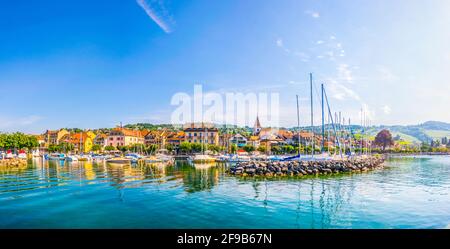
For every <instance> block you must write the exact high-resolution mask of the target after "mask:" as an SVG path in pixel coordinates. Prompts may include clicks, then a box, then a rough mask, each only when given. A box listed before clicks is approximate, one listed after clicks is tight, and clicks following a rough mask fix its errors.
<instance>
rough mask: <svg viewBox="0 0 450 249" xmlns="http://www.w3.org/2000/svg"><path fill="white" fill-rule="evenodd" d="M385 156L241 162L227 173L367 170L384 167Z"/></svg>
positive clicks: (289, 174)
mask: <svg viewBox="0 0 450 249" xmlns="http://www.w3.org/2000/svg"><path fill="white" fill-rule="evenodd" d="M383 162H384V158H383V157H374V156H373V157H368V158H352V159H345V160H326V161H325V160H324V161H286V162H240V163H237V164H236V166H232V167H230V168H229V169H228V170H227V173H229V174H231V175H236V176H305V175H326V174H334V173H346V172H365V171H369V170H373V169H376V168H381V167H383Z"/></svg>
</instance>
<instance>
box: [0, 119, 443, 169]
mask: <svg viewBox="0 0 450 249" xmlns="http://www.w3.org/2000/svg"><path fill="white" fill-rule="evenodd" d="M336 127H337V128H338V129H339V130H337V131H336V132H334V131H333V130H332V126H331V125H325V126H324V127H323V135H322V134H320V130H321V128H318V127H314V129H311V127H309V128H303V129H297V130H295V129H284V128H282V129H275V128H263V127H262V126H261V124H260V121H259V119H258V117H257V118H256V121H255V125H254V127H253V128H248V127H247V128H236V127H233V128H225V127H217V126H215V125H213V124H210V123H190V124H185V125H183V127H179V128H175V127H174V126H171V125H159V126H158V125H150V124H137V125H126V126H125V127H122V126H118V127H116V128H111V129H98V130H80V129H59V130H47V131H46V132H44V133H43V134H41V135H25V134H21V133H13V134H0V153H1V156H0V158H1V159H0V160H1V163H0V165H6V166H26V164H27V163H26V159H27V158H30V157H35V158H42V159H43V160H59V161H62V160H64V161H69V162H70V161H91V160H92V161H97V162H107V163H111V164H131V163H139V162H144V163H158V162H164V163H167V164H171V163H173V162H174V161H175V160H188V161H190V162H192V163H214V162H216V161H217V162H230V163H238V164H237V165H236V166H234V167H231V168H230V171H229V172H230V173H232V174H247V172H249V173H253V174H257V173H260V174H268V173H271V172H266V171H267V170H266V171H262V169H268V167H270V168H271V171H273V173H276V172H278V173H280V172H283V171H286V172H287V171H288V170H289V167H291V168H295V166H298V167H301V166H302V165H303V166H304V167H303V168H299V169H298V170H297V171H293V172H292V173H295V172H297V174H302V175H305V174H314V173H317V172H315V171H314V170H317V171H318V170H319V168H317V167H314V166H317V165H324V161H326V160H323V159H326V157H327V158H328V159H329V161H336V160H341V161H342V160H343V159H347V160H346V162H345V163H344V162H342V163H340V164H339V165H338V166H337V167H338V168H324V169H323V172H324V173H327V172H328V173H332V172H338V171H352V169H353V170H361V171H365V170H368V169H372V168H374V167H376V166H378V165H379V164H380V163H381V161H380V160H379V159H376V160H375V159H372V160H368V158H372V157H374V156H373V155H374V154H379V153H383V152H388V153H418V152H420V149H421V148H417V147H404V146H402V143H401V141H395V140H394V139H393V138H392V135H391V134H390V132H389V131H388V130H382V131H380V132H379V133H378V134H377V135H376V136H375V137H373V136H369V135H367V134H366V135H365V134H364V129H363V128H364V127H359V133H357V132H356V131H353V130H352V126H345V125H340V124H336ZM336 127H335V128H336ZM316 128H317V129H316ZM316 130H317V131H316ZM313 131H314V132H313ZM433 143H434V144H437V143H436V142H433ZM422 147H424V146H422ZM312 148H314V150H313V149H312ZM443 148H445V147H442V146H439V147H436V146H434V147H431V146H428V147H427V149H428V150H427V152H432V151H434V152H446V151H444V150H443ZM298 155H300V156H298ZM364 157H365V158H366V159H367V160H363V159H362V158H364ZM313 158H315V159H316V160H312V159H313ZM350 158H352V160H350ZM320 159H322V160H320ZM300 160H301V161H303V163H297V164H295V163H294V164H293V163H292V161H297V162H298V161H300ZM283 161H286V162H290V163H288V164H287V166H286V167H283V165H284V164H283ZM364 161H367V163H364ZM253 162H258V163H253ZM267 162H273V163H269V164H267ZM316 164H317V165H316ZM341 164H342V165H341ZM309 165H311V167H312V169H309V168H308V166H309ZM333 165H336V163H334V164H333ZM344 165H347V167H342V166H344ZM355 165H356V166H355ZM357 165H360V166H359V168H354V167H358V166H357ZM279 166H280V167H279ZM339 167H341V168H339ZM247 168H248V169H247ZM259 168H261V170H260V169H259ZM257 171H258V172H257ZM259 171H260V172H259Z"/></svg>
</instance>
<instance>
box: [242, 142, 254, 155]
mask: <svg viewBox="0 0 450 249" xmlns="http://www.w3.org/2000/svg"><path fill="white" fill-rule="evenodd" d="M242 149H243V150H244V151H245V152H247V153H250V152H253V151H255V147H254V146H253V145H251V144H247V145H245V146H244V147H242Z"/></svg>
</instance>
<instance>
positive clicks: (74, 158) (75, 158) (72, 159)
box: [66, 155, 78, 162]
mask: <svg viewBox="0 0 450 249" xmlns="http://www.w3.org/2000/svg"><path fill="white" fill-rule="evenodd" d="M66 161H68V162H76V161H78V156H77V155H69V156H66Z"/></svg>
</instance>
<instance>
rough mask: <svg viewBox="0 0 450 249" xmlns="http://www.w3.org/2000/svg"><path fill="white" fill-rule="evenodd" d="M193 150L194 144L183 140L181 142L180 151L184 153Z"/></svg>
mask: <svg viewBox="0 0 450 249" xmlns="http://www.w3.org/2000/svg"><path fill="white" fill-rule="evenodd" d="M191 150H192V146H191V144H190V143H189V142H182V143H181V144H180V151H181V152H182V153H189V152H191Z"/></svg>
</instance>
